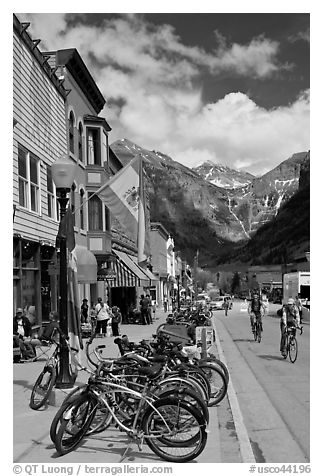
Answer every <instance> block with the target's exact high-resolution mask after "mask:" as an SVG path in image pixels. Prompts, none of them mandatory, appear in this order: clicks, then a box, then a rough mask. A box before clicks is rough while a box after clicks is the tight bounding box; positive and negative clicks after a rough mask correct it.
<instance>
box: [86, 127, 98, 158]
mask: <svg viewBox="0 0 323 476" xmlns="http://www.w3.org/2000/svg"><path fill="white" fill-rule="evenodd" d="M87 163H88V165H101V144H100V130H99V129H95V128H90V127H88V128H87Z"/></svg>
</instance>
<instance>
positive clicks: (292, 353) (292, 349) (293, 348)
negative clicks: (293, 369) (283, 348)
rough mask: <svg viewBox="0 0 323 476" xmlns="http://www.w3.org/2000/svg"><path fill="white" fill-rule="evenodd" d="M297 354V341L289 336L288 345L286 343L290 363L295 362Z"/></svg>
mask: <svg viewBox="0 0 323 476" xmlns="http://www.w3.org/2000/svg"><path fill="white" fill-rule="evenodd" d="M297 354H298V345H297V340H296V338H295V337H294V336H290V338H289V343H288V355H289V360H290V361H291V362H292V364H293V363H294V362H296V359H297Z"/></svg>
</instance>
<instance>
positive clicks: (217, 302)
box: [210, 296, 224, 311]
mask: <svg viewBox="0 0 323 476" xmlns="http://www.w3.org/2000/svg"><path fill="white" fill-rule="evenodd" d="M223 304H224V296H219V297H217V298H214V299H212V301H211V302H210V308H211V309H212V311H217V310H219V309H224V307H223Z"/></svg>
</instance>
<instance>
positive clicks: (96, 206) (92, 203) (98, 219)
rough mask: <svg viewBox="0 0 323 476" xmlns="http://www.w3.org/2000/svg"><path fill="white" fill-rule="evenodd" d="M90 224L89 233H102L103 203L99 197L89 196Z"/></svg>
mask: <svg viewBox="0 0 323 476" xmlns="http://www.w3.org/2000/svg"><path fill="white" fill-rule="evenodd" d="M89 195H90V197H91V198H90V200H89V201H88V224H89V231H102V229H103V226H102V202H101V200H100V199H99V197H98V196H97V195H93V193H91V194H89Z"/></svg>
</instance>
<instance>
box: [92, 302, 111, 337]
mask: <svg viewBox="0 0 323 476" xmlns="http://www.w3.org/2000/svg"><path fill="white" fill-rule="evenodd" d="M95 310H96V329H95V332H96V334H97V335H102V336H103V337H106V335H107V325H108V322H109V321H110V320H111V311H110V308H109V306H108V305H107V304H106V303H105V302H103V301H102V298H100V297H98V303H97V305H96V306H95ZM101 331H102V334H101Z"/></svg>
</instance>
